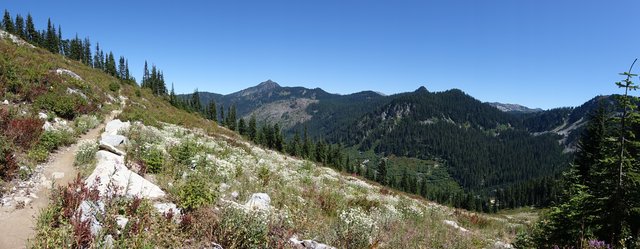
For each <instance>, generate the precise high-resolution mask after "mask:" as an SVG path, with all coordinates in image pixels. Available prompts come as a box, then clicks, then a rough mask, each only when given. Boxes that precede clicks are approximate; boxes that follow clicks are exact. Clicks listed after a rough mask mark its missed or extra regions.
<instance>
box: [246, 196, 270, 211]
mask: <svg viewBox="0 0 640 249" xmlns="http://www.w3.org/2000/svg"><path fill="white" fill-rule="evenodd" d="M270 204H271V198H270V197H269V195H267V194H265V193H255V194H253V195H251V198H250V199H249V200H248V201H247V203H246V204H244V206H245V207H246V208H247V209H249V210H269V209H271V205H270Z"/></svg>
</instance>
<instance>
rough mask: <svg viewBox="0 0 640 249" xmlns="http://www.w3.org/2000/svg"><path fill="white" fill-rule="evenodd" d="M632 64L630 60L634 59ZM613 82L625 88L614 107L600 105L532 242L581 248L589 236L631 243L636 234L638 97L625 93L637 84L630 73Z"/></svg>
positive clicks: (639, 227) (639, 213)
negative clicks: (562, 187)
mask: <svg viewBox="0 0 640 249" xmlns="http://www.w3.org/2000/svg"><path fill="white" fill-rule="evenodd" d="M634 64H635V61H634ZM632 68H633V64H632V66H631V68H630V69H629V71H627V72H625V73H622V75H623V76H625V77H626V79H625V80H623V81H621V82H616V85H617V86H618V87H621V88H625V93H624V95H621V96H618V97H617V102H618V105H619V106H618V110H621V113H620V112H614V113H613V114H610V113H608V112H605V111H603V109H602V108H601V109H599V110H598V111H597V112H596V113H594V114H593V115H591V120H590V122H589V124H588V126H587V128H586V130H585V134H584V135H583V136H582V137H581V138H580V142H579V150H580V151H579V152H578V153H576V159H575V161H574V164H573V165H572V166H571V168H570V170H569V171H568V172H566V173H565V182H566V184H565V185H566V186H567V187H565V193H564V195H563V197H562V199H561V202H560V203H559V204H558V205H555V206H553V207H552V208H551V209H550V211H549V212H548V213H547V214H546V215H544V216H543V217H542V218H541V219H540V222H538V224H537V226H536V227H535V229H534V231H533V233H532V238H533V241H534V242H535V243H536V245H537V246H541V247H551V246H553V245H559V246H561V247H578V248H583V247H584V246H585V244H584V243H585V242H586V241H587V240H590V239H598V240H603V241H606V242H607V243H609V244H611V245H613V246H614V247H633V243H636V241H638V239H639V238H638V234H639V232H640V210H639V208H638V207H640V190H639V186H640V163H638V161H637V160H638V156H639V155H640V137H639V136H640V113H639V112H638V110H637V106H638V103H640V100H639V99H638V97H635V96H630V95H629V94H628V93H629V91H633V90H636V89H637V88H638V87H637V86H636V85H635V84H634V83H633V82H632V81H631V79H632V78H633V77H636V75H635V74H632V73H631V69H632Z"/></svg>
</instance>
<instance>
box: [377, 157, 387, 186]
mask: <svg viewBox="0 0 640 249" xmlns="http://www.w3.org/2000/svg"><path fill="white" fill-rule="evenodd" d="M376 180H378V183H380V184H382V185H385V186H386V185H387V183H388V182H387V159H386V158H382V159H380V162H379V163H378V176H377V178H376Z"/></svg>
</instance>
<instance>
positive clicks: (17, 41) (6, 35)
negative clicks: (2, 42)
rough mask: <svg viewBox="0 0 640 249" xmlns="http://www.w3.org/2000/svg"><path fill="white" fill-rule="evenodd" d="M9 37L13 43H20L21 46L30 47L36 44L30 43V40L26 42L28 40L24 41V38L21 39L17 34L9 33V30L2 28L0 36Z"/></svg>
mask: <svg viewBox="0 0 640 249" xmlns="http://www.w3.org/2000/svg"><path fill="white" fill-rule="evenodd" d="M7 37H8V38H9V39H11V42H13V43H15V44H18V45H19V46H24V45H27V46H28V47H30V48H35V46H33V45H31V44H30V43H28V42H26V41H24V40H22V39H20V38H19V37H17V36H15V35H13V34H10V33H9V32H7V31H4V30H0V38H2V39H5V38H7Z"/></svg>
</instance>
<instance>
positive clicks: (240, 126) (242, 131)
mask: <svg viewBox="0 0 640 249" xmlns="http://www.w3.org/2000/svg"><path fill="white" fill-rule="evenodd" d="M214 117H215V116H214ZM238 133H240V135H242V136H246V135H247V124H246V123H245V121H244V118H241V119H240V120H238Z"/></svg>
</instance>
